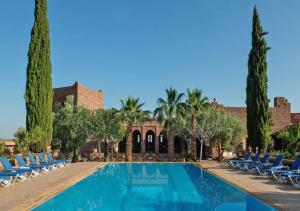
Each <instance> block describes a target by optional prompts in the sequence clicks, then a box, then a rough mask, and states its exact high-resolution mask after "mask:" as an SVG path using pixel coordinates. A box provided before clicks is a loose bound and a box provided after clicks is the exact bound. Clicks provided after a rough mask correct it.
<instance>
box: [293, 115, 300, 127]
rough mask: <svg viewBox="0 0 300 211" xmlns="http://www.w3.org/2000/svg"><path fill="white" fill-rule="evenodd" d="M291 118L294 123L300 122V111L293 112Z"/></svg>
mask: <svg viewBox="0 0 300 211" xmlns="http://www.w3.org/2000/svg"><path fill="white" fill-rule="evenodd" d="M291 118H292V123H293V124H296V123H298V122H300V113H292V114H291Z"/></svg>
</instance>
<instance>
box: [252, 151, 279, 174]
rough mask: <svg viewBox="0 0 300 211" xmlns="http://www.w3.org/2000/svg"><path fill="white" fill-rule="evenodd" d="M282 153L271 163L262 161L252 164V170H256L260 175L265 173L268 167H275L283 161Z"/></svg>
mask: <svg viewBox="0 0 300 211" xmlns="http://www.w3.org/2000/svg"><path fill="white" fill-rule="evenodd" d="M283 158H284V157H283V155H278V156H277V157H276V158H275V160H274V162H273V164H270V163H262V164H257V165H254V166H253V168H252V170H254V171H257V172H258V173H259V174H260V175H267V173H266V170H268V169H276V168H278V167H280V166H281V164H282V161H283Z"/></svg>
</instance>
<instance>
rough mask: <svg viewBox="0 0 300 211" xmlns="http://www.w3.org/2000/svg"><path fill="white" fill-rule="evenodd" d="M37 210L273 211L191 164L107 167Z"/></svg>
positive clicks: (109, 165) (111, 165)
mask: <svg viewBox="0 0 300 211" xmlns="http://www.w3.org/2000/svg"><path fill="white" fill-rule="evenodd" d="M33 210H35V211H39V210H132V211H136V210H157V211H158V210H159V211H161V210H168V211H171V210H220V211H225V210H226V211H227V210H228V211H229V210H230V211H231V210H250V211H251V210H255V211H263V210H266V211H267V210H268V211H269V210H270V211H271V210H275V209H273V208H272V207H270V206H268V205H267V204H265V203H263V202H261V201H259V200H258V199H256V198H254V197H252V196H250V195H248V194H246V193H245V192H242V191H240V190H238V189H237V188H235V187H233V186H231V185H229V184H227V183H225V182H224V181H222V180H220V179H218V178H217V177H215V176H213V175H211V174H209V173H207V172H206V171H203V170H202V169H200V168H198V167H196V166H194V165H192V164H108V165H106V166H105V167H103V168H102V169H100V170H98V171H96V172H95V173H94V174H92V175H91V176H88V177H87V178H85V179H83V180H81V181H80V182H78V183H76V184H75V185H73V186H71V187H70V188H68V189H66V190H65V191H63V192H62V193H60V194H58V195H56V196H55V197H53V198H51V199H49V200H48V201H46V202H45V203H43V204H41V205H39V206H38V207H36V208H34V209H33Z"/></svg>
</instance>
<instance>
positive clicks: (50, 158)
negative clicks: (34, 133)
mask: <svg viewBox="0 0 300 211" xmlns="http://www.w3.org/2000/svg"><path fill="white" fill-rule="evenodd" d="M46 156H47V158H48V160H49V161H51V162H59V163H63V164H65V165H69V164H70V163H71V160H55V159H54V158H53V157H52V154H51V153H50V152H46Z"/></svg>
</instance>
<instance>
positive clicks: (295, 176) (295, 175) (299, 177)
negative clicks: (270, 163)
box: [280, 172, 300, 187]
mask: <svg viewBox="0 0 300 211" xmlns="http://www.w3.org/2000/svg"><path fill="white" fill-rule="evenodd" d="M280 177H281V178H282V181H283V182H290V183H291V184H292V185H294V186H297V187H300V172H288V173H281V174H280Z"/></svg>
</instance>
